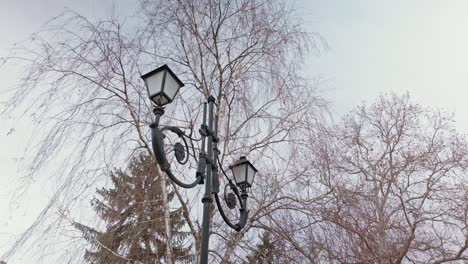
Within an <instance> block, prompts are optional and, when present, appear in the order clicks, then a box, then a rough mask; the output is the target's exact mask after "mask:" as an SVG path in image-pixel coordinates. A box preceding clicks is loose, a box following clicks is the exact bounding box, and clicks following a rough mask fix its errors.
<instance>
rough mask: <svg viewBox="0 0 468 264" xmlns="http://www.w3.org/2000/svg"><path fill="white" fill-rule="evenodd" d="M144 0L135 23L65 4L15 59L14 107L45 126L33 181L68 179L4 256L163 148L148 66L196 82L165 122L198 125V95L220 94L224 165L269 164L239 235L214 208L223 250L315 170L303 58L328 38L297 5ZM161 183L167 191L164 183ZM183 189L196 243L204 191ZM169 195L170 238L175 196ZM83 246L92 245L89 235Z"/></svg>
mask: <svg viewBox="0 0 468 264" xmlns="http://www.w3.org/2000/svg"><path fill="white" fill-rule="evenodd" d="M141 7H142V10H143V11H144V14H145V15H144V17H138V18H135V21H134V22H137V23H129V24H135V25H137V26H136V27H135V28H130V27H129V26H128V25H125V24H122V23H121V22H120V21H119V19H118V18H115V17H111V18H109V19H107V20H100V21H90V20H88V19H87V18H85V17H83V16H81V15H79V14H76V13H73V12H65V13H64V14H62V15H60V16H58V17H57V18H55V19H53V20H52V21H51V22H50V24H49V25H48V26H47V27H46V30H45V31H43V32H40V33H39V34H36V35H34V36H33V38H32V46H30V47H28V48H25V49H20V50H17V51H16V55H13V56H11V57H9V58H6V59H7V60H8V61H20V62H24V63H25V65H26V67H28V69H29V71H28V72H27V74H26V75H25V76H24V78H23V80H22V82H21V84H20V85H19V86H18V89H17V91H16V93H15V94H14V96H13V97H12V99H11V100H10V103H9V104H8V105H7V107H6V109H5V111H4V113H5V114H9V115H14V114H17V113H20V112H22V111H24V113H26V114H29V115H30V116H31V118H32V119H33V124H34V127H35V133H37V134H36V135H35V137H34V138H35V141H33V142H34V143H35V144H34V145H33V146H34V148H33V149H31V151H29V152H28V153H27V157H26V158H27V159H26V160H27V161H28V162H29V163H28V168H29V170H28V171H27V172H26V175H25V186H27V183H28V182H32V181H33V180H34V178H35V177H40V176H43V177H44V176H47V177H50V179H52V181H53V182H54V183H55V184H57V183H58V184H59V187H58V188H57V191H56V193H55V194H54V195H53V199H52V200H51V201H50V204H49V205H48V206H47V207H46V208H45V209H44V211H43V213H42V214H41V215H40V216H39V218H38V219H37V221H36V222H35V223H34V225H33V226H32V227H31V228H30V229H29V230H27V232H25V234H24V235H23V236H22V237H21V238H20V239H19V240H18V241H17V242H16V243H15V244H14V246H13V247H12V250H10V251H9V252H7V253H6V254H5V257H10V256H12V254H14V253H15V250H17V249H20V248H25V247H26V248H28V247H27V245H28V242H27V241H28V240H27V238H28V237H29V236H31V235H33V234H34V233H35V232H38V231H40V230H41V229H43V230H45V232H46V233H48V234H49V235H51V236H56V233H57V230H65V229H67V228H68V227H69V226H70V223H71V222H72V221H67V220H69V219H71V218H73V219H76V218H77V217H80V216H81V217H83V215H86V214H87V213H86V212H87V211H83V212H76V211H73V209H72V208H80V207H81V208H82V207H83V202H84V201H83V200H86V199H85V198H86V197H89V195H90V193H91V191H92V187H94V186H96V185H103V184H104V183H103V179H104V178H105V177H104V175H105V174H106V173H107V172H108V171H109V169H110V168H112V167H119V165H120V164H122V163H123V162H126V161H128V159H129V158H130V157H132V156H133V155H134V154H135V152H140V151H144V152H147V153H149V154H150V155H153V154H152V150H151V148H150V147H149V145H150V144H149V139H148V132H149V130H148V129H147V125H148V124H149V123H150V122H151V120H152V117H151V105H150V102H149V100H148V99H147V93H146V89H145V88H144V85H143V83H142V81H141V80H140V79H139V76H140V75H141V74H142V73H144V72H146V71H149V70H151V69H153V68H154V67H155V66H157V65H160V64H163V63H169V64H170V65H171V67H172V68H173V69H174V70H175V72H177V73H178V75H179V77H181V79H183V80H184V82H185V83H186V84H187V89H185V90H184V91H183V92H182V94H181V96H180V98H179V99H177V100H176V102H175V103H174V104H173V105H171V106H170V107H168V109H167V110H168V112H169V114H167V115H166V116H165V117H169V116H172V117H173V118H172V119H171V120H168V119H167V118H166V120H168V121H167V122H172V123H173V124H177V125H180V126H183V127H186V128H187V129H189V130H194V127H195V123H196V121H197V119H198V116H199V105H200V102H201V101H202V99H203V98H204V97H206V96H207V95H209V94H211V95H214V96H215V97H216V99H217V113H216V115H217V116H218V117H219V132H220V139H221V142H220V144H219V149H220V153H221V154H220V157H221V162H222V164H223V167H224V169H225V170H227V165H229V163H230V162H232V161H233V160H234V159H235V158H237V157H238V156H239V155H241V154H244V155H245V154H248V155H249V156H250V159H252V160H254V162H255V164H256V166H257V167H259V168H260V170H261V171H262V173H260V175H259V176H258V178H259V179H258V180H257V183H258V185H257V186H258V187H255V189H254V190H255V191H254V192H252V194H251V196H253V199H254V202H253V203H250V209H251V218H250V220H249V222H248V224H247V226H246V227H245V228H244V229H243V230H242V231H241V232H239V233H235V234H234V233H232V232H231V231H229V230H228V229H227V227H226V226H224V225H222V224H221V223H222V221H221V220H220V219H216V218H217V216H215V221H213V230H212V233H213V236H212V238H213V239H215V240H216V241H217V243H212V246H213V247H214V250H213V252H212V253H213V255H212V257H213V259H214V260H215V259H216V260H217V261H223V262H231V261H235V259H237V258H243V255H245V254H243V253H242V252H243V250H244V249H243V248H246V247H245V245H246V243H244V242H245V240H246V237H245V236H246V234H247V233H248V232H249V231H250V230H251V229H252V228H254V227H262V226H264V223H266V222H269V221H270V220H268V219H269V218H271V215H272V214H273V213H275V212H276V211H278V212H279V211H282V210H286V209H287V208H294V207H295V206H296V207H297V203H298V202H299V201H300V199H298V196H297V195H298V193H297V192H296V191H295V190H294V188H296V187H297V184H299V183H298V181H299V180H301V179H302V178H304V177H305V176H307V175H306V174H304V173H299V174H296V171H293V170H292V169H291V163H292V161H293V160H294V159H298V158H300V155H298V154H297V153H296V152H295V151H294V149H295V148H296V145H299V144H301V143H303V140H302V139H301V138H302V137H300V134H301V133H302V131H305V130H310V128H311V127H312V126H314V125H315V124H316V122H317V120H318V119H319V118H320V111H321V110H322V108H323V107H324V102H323V101H322V100H321V98H320V97H319V96H317V93H316V90H315V87H314V86H311V85H310V83H309V81H308V80H306V79H304V78H302V77H301V67H302V58H303V56H304V55H305V54H307V52H308V48H309V47H310V48H313V49H315V48H317V47H316V43H323V42H321V40H320V38H319V36H318V35H314V34H308V33H306V32H304V31H303V30H302V29H301V21H300V20H299V19H298V18H297V17H296V15H295V13H294V10H293V9H292V7H291V6H287V5H286V4H284V3H281V2H278V1H274V0H259V1H251V0H230V1H229V0H228V1H208V0H202V1H198V0H197V1H195V0H167V1H163V0H161V1H142V2H141ZM309 44H311V45H312V46H308V45H309ZM192 132H193V133H194V132H195V131H192ZM51 168H54V169H55V170H54V171H55V173H53V174H51V173H50V171H51ZM179 171H180V172H186V171H185V170H183V169H182V168H180V169H179ZM161 186H162V189H163V190H165V192H166V195H167V190H166V182H164V181H161ZM173 188H174V191H175V193H176V196H177V198H178V202H179V205H180V207H181V208H182V210H183V215H184V217H185V219H186V221H187V226H188V228H189V229H190V232H191V234H192V236H193V239H194V241H195V249H198V243H199V226H198V223H197V221H196V212H197V208H196V205H195V204H196V203H197V202H198V200H199V198H198V196H197V193H196V192H195V193H191V192H186V191H184V190H179V189H178V188H176V187H175V186H174V187H173ZM301 195H302V194H301ZM313 196H314V195H310V197H311V198H310V199H309V201H312V200H313V199H312V197H313ZM187 197H189V198H190V200H189V199H188V198H187ZM162 198H163V204H164V206H166V210H165V215H166V222H165V232H166V241H168V242H169V241H170V238H171V233H170V228H169V226H170V223H169V221H170V218H169V213H170V210H169V203H168V201H167V196H166V200H164V195H163V197H162ZM78 205H80V206H78ZM231 217H235V215H231ZM85 218H86V217H85ZM90 221H92V220H90ZM80 222H83V221H80ZM40 226H43V228H40ZM45 235H47V234H45ZM247 239H248V238H247ZM73 241H75V240H73ZM76 244H77V245H79V246H80V245H81V246H82V244H80V240H79V238H76ZM48 247H50V245H49V244H48ZM171 248H172V247H171V246H168V247H167V249H168V252H167V253H166V255H167V256H171V252H170V250H171ZM79 249H81V247H80V248H79ZM50 251H53V250H50ZM48 253H49V252H45V254H48ZM64 254H67V253H64ZM196 254H197V252H196ZM197 255H198V254H197ZM65 257H67V258H73V256H71V255H70V254H69V253H68V255H67V256H65ZM168 259H169V261H170V259H171V258H170V257H169V258H168Z"/></svg>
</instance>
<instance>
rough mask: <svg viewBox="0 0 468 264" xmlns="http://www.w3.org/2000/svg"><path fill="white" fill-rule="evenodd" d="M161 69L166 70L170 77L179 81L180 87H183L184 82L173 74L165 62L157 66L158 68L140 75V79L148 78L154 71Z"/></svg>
mask: <svg viewBox="0 0 468 264" xmlns="http://www.w3.org/2000/svg"><path fill="white" fill-rule="evenodd" d="M163 70H167V71H168V72H169V73H170V74H171V75H172V77H173V78H174V79H175V80H176V81H177V82H178V83H179V85H180V87H184V86H185V84H184V83H183V82H182V81H181V80H180V79H179V78H178V77H177V75H175V73H174V72H173V71H172V70H171V68H169V66H167V64H164V65H163V66H161V67H159V68H156V69H154V70H152V71H150V72H148V73H145V74H143V75H142V76H141V78H142V79H146V78H148V77H149V76H151V75H153V74H155V73H158V72H160V71H163Z"/></svg>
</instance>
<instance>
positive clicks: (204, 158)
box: [141, 65, 257, 264]
mask: <svg viewBox="0 0 468 264" xmlns="http://www.w3.org/2000/svg"><path fill="white" fill-rule="evenodd" d="M141 78H142V79H143V80H144V81H145V84H146V87H147V89H148V93H149V97H150V99H151V100H152V101H153V102H154V103H155V107H154V110H153V112H154V114H155V116H156V117H155V121H154V123H152V124H151V125H150V127H151V138H152V144H153V151H154V155H155V157H156V160H157V161H158V163H159V165H160V167H161V170H162V171H164V172H165V173H166V174H167V175H168V177H169V178H170V179H171V180H172V181H173V182H174V183H176V184H177V185H178V186H180V187H182V188H187V189H190V188H193V187H195V186H197V185H198V184H205V194H204V195H203V198H202V203H203V221H202V241H201V250H200V252H201V255H200V263H201V264H206V263H208V246H209V238H210V225H209V223H210V206H211V204H212V203H213V198H212V197H213V196H214V198H215V201H216V205H217V207H218V210H219V212H220V214H221V217H222V218H223V219H224V221H225V222H226V223H227V225H228V226H229V227H231V228H232V229H234V230H236V231H240V230H241V229H242V228H243V227H244V226H245V224H246V223H247V217H248V214H249V211H248V210H247V198H248V194H247V189H248V188H250V187H251V186H252V183H253V180H254V177H255V173H256V172H257V169H255V167H254V166H253V165H252V163H250V162H249V161H248V160H247V159H246V158H245V157H241V158H240V159H239V160H238V161H237V162H235V163H234V164H233V165H232V166H230V168H231V171H232V173H233V175H234V179H235V182H236V184H237V186H238V187H239V188H240V192H239V189H238V188H237V186H236V185H235V184H234V183H233V182H232V181H231V180H230V179H229V177H228V176H227V175H226V174H225V173H224V171H223V170H222V168H221V171H222V173H223V174H224V175H225V176H226V178H227V179H228V185H227V186H226V188H225V192H224V199H225V201H226V204H227V205H228V207H229V208H230V209H234V208H235V207H236V204H237V202H236V201H239V204H240V208H239V212H240V217H239V221H238V222H237V223H235V224H234V223H232V222H231V221H230V220H229V219H228V218H227V216H226V214H225V213H224V210H223V208H222V206H221V202H220V198H219V187H220V184H219V174H218V164H219V165H220V162H219V159H218V155H219V150H218V148H217V144H218V141H219V139H218V124H217V123H218V120H217V117H215V116H214V107H215V98H214V97H213V96H209V97H208V98H207V102H205V103H204V105H203V123H202V125H201V128H200V134H201V149H200V151H199V153H198V164H197V171H196V173H195V176H196V178H195V181H193V182H191V183H184V182H182V181H180V180H179V179H177V177H176V176H175V175H174V174H173V173H172V171H171V166H170V164H169V162H168V161H167V158H166V154H165V152H164V142H163V139H164V137H165V136H164V132H165V131H168V132H172V133H175V134H177V136H178V137H179V138H180V139H182V141H183V143H184V144H183V145H182V144H181V143H176V144H175V145H174V153H175V156H176V159H177V161H178V162H179V163H180V164H185V163H187V161H188V157H189V155H188V154H189V147H188V144H187V139H188V140H191V138H190V137H188V136H187V135H185V133H184V132H183V131H182V130H181V129H180V128H178V127H174V126H165V127H162V128H160V127H159V119H160V117H161V116H162V115H163V114H164V108H163V106H164V105H166V104H169V103H171V102H172V100H173V99H174V97H175V95H176V94H177V92H178V91H179V89H180V88H181V87H183V86H184V84H183V83H182V82H181V81H180V80H179V79H178V78H177V76H176V75H175V74H174V73H173V72H172V71H171V69H169V67H168V66H167V65H164V66H161V67H159V68H157V69H156V70H154V71H151V72H149V73H147V74H145V75H143V76H141ZM207 106H208V107H207ZM207 108H208V109H207ZM207 115H208V116H207ZM207 119H208V120H207ZM227 187H229V188H230V189H231V191H232V192H230V193H228V192H227Z"/></svg>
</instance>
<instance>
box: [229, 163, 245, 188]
mask: <svg viewBox="0 0 468 264" xmlns="http://www.w3.org/2000/svg"><path fill="white" fill-rule="evenodd" d="M246 166H247V164H245V163H243V164H240V165H237V166H235V167H232V169H231V170H232V174H234V179H235V180H236V183H237V185H239V184H242V183H245V180H246V179H245V177H246V175H245V172H246V169H247V168H246Z"/></svg>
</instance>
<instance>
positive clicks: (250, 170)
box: [247, 166, 256, 186]
mask: <svg viewBox="0 0 468 264" xmlns="http://www.w3.org/2000/svg"><path fill="white" fill-rule="evenodd" d="M248 167H249V168H248V170H247V183H248V184H249V186H252V183H253V181H254V178H255V173H256V171H255V169H254V168H253V167H252V166H248Z"/></svg>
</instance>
